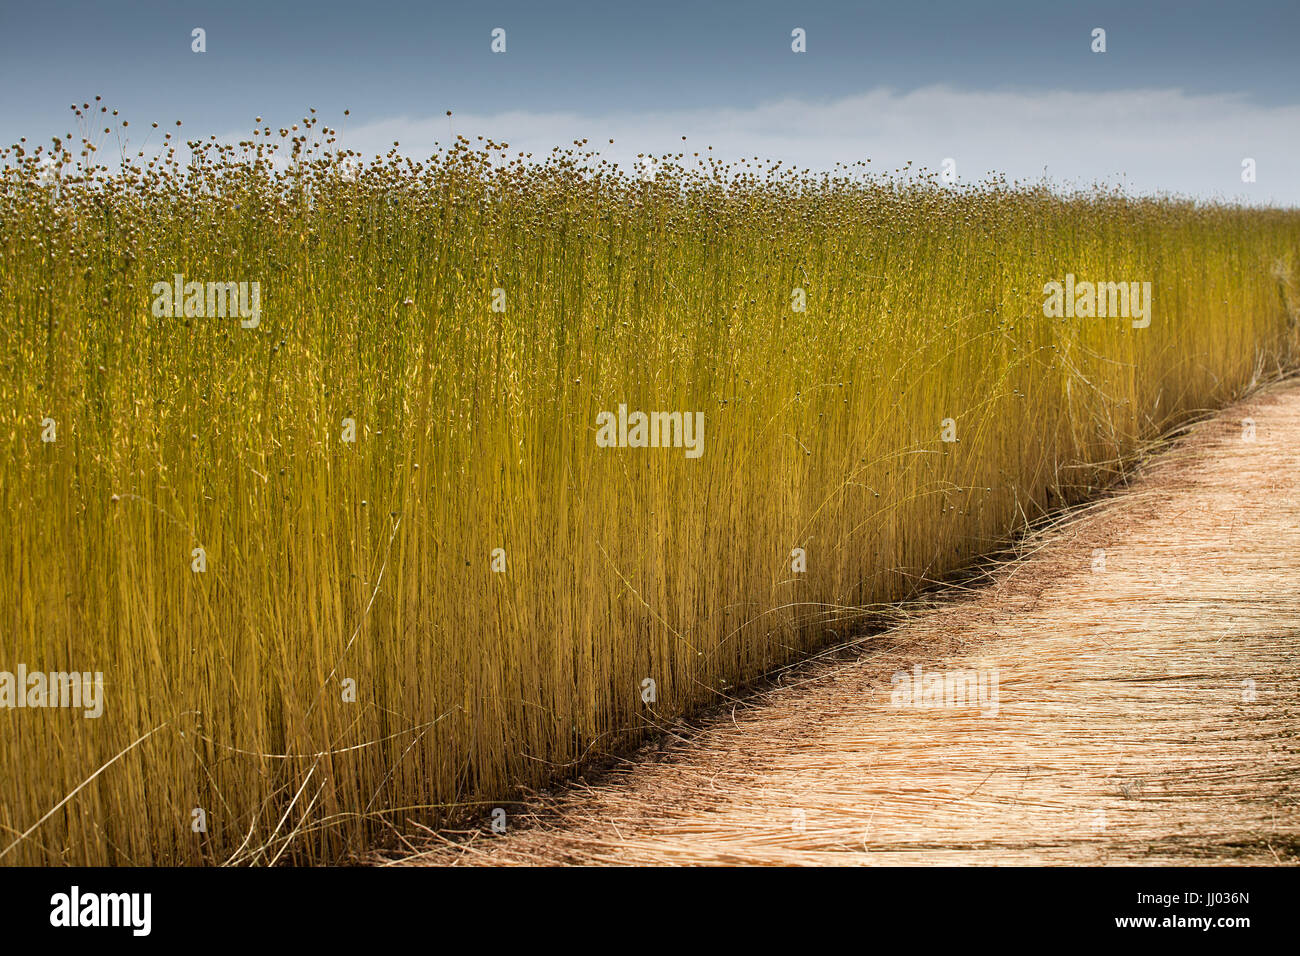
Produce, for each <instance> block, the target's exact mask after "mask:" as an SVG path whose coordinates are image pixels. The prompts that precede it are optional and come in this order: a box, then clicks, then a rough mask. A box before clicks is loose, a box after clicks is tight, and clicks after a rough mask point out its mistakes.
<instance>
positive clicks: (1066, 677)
mask: <svg viewBox="0 0 1300 956" xmlns="http://www.w3.org/2000/svg"><path fill="white" fill-rule="evenodd" d="M1248 417H1249V418H1251V419H1253V420H1254V422H1255V424H1256V440H1255V441H1254V442H1249V441H1245V440H1243V434H1244V430H1243V426H1242V424H1241V422H1242V419H1245V418H1248ZM1098 549H1100V550H1101V551H1104V567H1103V566H1101V565H1100V563H1099V562H1097V561H1096V560H1095V555H1096V552H1097V551H1098ZM1023 552H1024V553H1023V554H1022V555H1020V556H1019V557H1018V558H1017V559H1015V560H1012V561H1010V562H1008V563H1006V564H1005V565H1002V566H1000V567H998V568H996V570H994V572H993V574H992V577H991V580H989V581H988V582H987V583H985V584H984V586H982V587H978V588H976V589H974V590H971V591H968V592H965V593H962V592H960V591H953V592H950V593H949V594H947V595H946V596H944V597H941V598H940V599H939V600H938V601H937V602H936V605H935V606H934V607H933V608H931V609H929V610H925V611H922V612H919V613H917V614H916V615H915V616H914V618H913V619H912V620H910V621H908V622H907V623H905V624H903V625H902V626H900V627H898V628H896V629H893V630H890V631H888V632H887V633H885V634H882V635H879V636H876V637H873V638H869V639H865V640H861V641H856V642H853V643H851V644H848V645H846V646H844V647H841V648H839V649H838V650H837V651H836V653H835V654H834V659H827V660H823V661H822V662H820V663H816V664H813V665H811V666H809V667H806V668H803V669H799V670H793V671H790V672H789V674H788V679H787V680H783V681H782V682H781V685H780V686H778V687H776V688H774V689H772V690H770V691H768V692H766V693H764V694H762V695H760V696H759V697H757V698H754V699H751V700H747V701H744V702H742V703H738V704H737V705H736V706H735V708H734V710H733V711H732V712H730V713H726V714H723V715H720V716H718V717H716V718H714V719H713V720H711V721H710V722H708V723H707V724H706V725H705V726H703V727H702V728H699V729H697V730H695V731H693V732H691V733H690V734H689V736H688V737H682V738H681V739H679V740H678V741H676V742H666V743H664V745H663V746H664V749H663V751H662V752H660V753H657V754H642V755H641V757H640V759H637V760H633V761H628V762H626V763H625V764H623V765H622V766H621V767H619V768H618V769H616V770H614V771H612V772H611V773H610V774H609V775H608V776H607V777H605V778H603V779H602V780H601V781H600V782H598V783H594V784H588V785H582V786H575V787H572V788H569V789H565V790H562V791H559V792H558V793H553V794H547V795H540V796H536V797H534V798H533V799H532V800H530V801H529V802H528V803H527V804H525V805H524V806H523V807H521V808H520V811H521V812H518V813H515V812H514V808H513V807H512V816H511V817H510V823H509V827H508V829H507V835H505V836H503V837H499V836H493V835H491V834H490V833H488V832H486V831H484V832H480V833H471V834H469V835H467V836H466V837H465V838H463V839H457V840H454V841H451V842H448V839H447V838H448V836H449V835H443V836H442V837H441V838H438V839H430V840H425V841H422V843H423V845H424V849H423V850H422V852H420V853H417V854H415V855H408V856H403V857H401V858H399V859H398V862H407V863H452V864H476V863H493V864H503V863H533V864H535V863H542V864H547V863H619V864H634V863H642V864H646V863H648V864H700V863H714V864H727V863H768V864H825V863H834V864H990V863H995V864H996V863H1015V864H1026V863H1071V864H1081V863H1082V864H1098V863H1101V864H1106V863H1124V864H1182V865H1186V864H1193V863H1213V864H1224V863H1253V864H1277V863H1295V862H1297V861H1300V735H1298V731H1300V671H1298V670H1297V667H1296V660H1297V655H1298V654H1300V590H1297V588H1296V586H1295V582H1296V579H1297V575H1298V574H1300V386H1297V385H1294V384H1293V385H1291V386H1290V387H1288V388H1286V389H1285V390H1280V391H1271V392H1268V393H1265V394H1261V395H1259V396H1257V397H1256V398H1254V399H1252V400H1251V401H1249V402H1247V403H1245V404H1242V405H1238V406H1236V407H1235V408H1232V409H1230V410H1229V411H1228V412H1226V413H1224V414H1223V415H1221V416H1219V417H1218V418H1216V419H1214V420H1212V421H1210V422H1208V423H1206V424H1203V425H1200V426H1198V427H1197V428H1196V429H1195V430H1194V432H1193V434H1192V435H1191V437H1189V438H1187V439H1185V440H1183V441H1181V442H1179V443H1178V444H1177V445H1176V446H1175V447H1174V448H1173V449H1172V450H1171V451H1170V452H1169V453H1168V454H1166V455H1164V456H1163V457H1161V458H1160V459H1158V460H1157V461H1156V462H1155V463H1154V464H1153V465H1152V467H1150V468H1149V469H1147V470H1146V471H1145V472H1144V473H1143V474H1142V476H1141V477H1140V479H1138V480H1137V481H1136V482H1135V483H1134V484H1133V485H1132V486H1131V487H1130V488H1128V489H1127V490H1125V491H1124V492H1123V493H1122V494H1120V495H1118V496H1116V497H1113V498H1110V499H1108V500H1105V501H1102V502H1100V503H1099V504H1098V505H1096V506H1092V507H1088V508H1084V509H1082V510H1079V511H1076V512H1072V513H1071V514H1069V515H1067V516H1065V517H1064V518H1062V519H1061V520H1059V521H1057V522H1054V523H1052V524H1051V525H1050V526H1048V527H1045V528H1043V529H1041V530H1040V531H1039V532H1037V533H1036V534H1035V535H1033V536H1032V537H1030V538H1029V539H1027V540H1026V542H1025V544H1024V547H1023ZM917 662H924V666H925V668H926V669H937V670H941V671H943V670H952V669H966V668H973V667H988V666H997V667H998V668H999V673H1000V675H1001V692H1000V706H999V709H998V713H997V715H996V716H981V715H980V713H979V712H978V711H977V710H976V709H975V708H964V709H955V710H928V711H927V710H913V709H906V708H897V707H894V706H892V704H891V688H892V682H891V676H892V675H893V674H894V673H896V672H898V671H910V670H911V669H912V668H913V667H914V665H915V664H916V663H917Z"/></svg>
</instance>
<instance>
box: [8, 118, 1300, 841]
mask: <svg viewBox="0 0 1300 956" xmlns="http://www.w3.org/2000/svg"><path fill="white" fill-rule="evenodd" d="M91 109H93V108H91ZM168 142H169V144H170V142H171V141H168ZM271 143H274V144H275V145H270V144H271ZM281 144H283V145H281ZM191 145H192V146H193V147H194V153H193V159H192V161H187V162H186V164H185V166H184V168H182V166H181V161H180V160H179V158H178V156H179V155H180V153H179V152H177V151H175V150H170V149H169V150H168V151H166V152H164V153H162V154H161V156H159V157H158V158H155V159H152V160H147V159H141V158H138V157H137V158H136V159H134V160H132V159H130V158H126V157H124V158H123V159H122V161H121V162H120V163H119V162H113V163H112V165H111V168H110V166H109V165H106V164H99V163H98V161H97V159H98V153H97V152H95V151H94V150H92V149H91V148H90V147H89V145H88V144H87V143H83V144H82V146H81V147H80V155H73V150H74V149H76V148H77V147H73V146H71V145H70V144H67V143H58V144H56V145H55V148H54V149H53V150H51V149H49V148H48V147H47V148H45V149H44V150H32V149H30V148H29V147H25V146H19V147H15V148H13V149H10V150H6V151H5V152H4V153H3V162H4V166H5V168H4V171H3V193H2V195H0V233H2V237H3V238H2V239H0V346H2V348H0V362H3V373H2V378H0V502H2V503H3V509H4V520H5V523H4V530H3V533H2V534H0V582H3V584H2V585H0V670H9V671H13V670H14V669H15V668H16V667H17V665H18V664H20V663H22V664H25V665H26V667H27V668H28V670H29V671H35V670H46V671H55V670H57V671H63V670H79V671H102V672H103V674H104V676H105V684H106V687H105V698H106V702H105V712H104V715H103V717H101V718H99V719H87V718H85V717H83V716H82V715H81V713H80V712H79V711H78V712H73V711H70V710H55V709H47V710H38V709H24V710H0V863H7V864H14V863H27V864H57V863H79V864H102V863H108V864H176V863H182V864H189V863H221V862H238V863H270V862H274V861H289V860H292V861H297V862H310V861H325V860H336V859H339V858H340V857H341V855H342V854H345V853H346V852H348V851H350V850H355V849H359V848H361V847H364V846H366V845H367V844H368V843H370V842H371V841H374V840H376V839H382V838H385V836H386V835H387V834H388V833H389V832H390V830H392V829H396V830H399V831H400V830H403V829H404V828H406V827H407V826H408V823H409V822H410V821H418V822H421V823H425V824H435V823H438V822H441V821H447V820H451V819H455V818H456V817H457V815H469V816H471V817H478V818H484V817H486V816H487V814H488V812H489V811H490V810H491V808H492V807H494V806H496V805H497V804H498V803H499V802H500V801H502V800H503V799H506V798H508V797H509V796H510V795H511V794H512V793H513V792H514V790H513V788H514V787H516V786H518V785H521V784H525V785H535V784H538V783H539V782H541V781H544V780H547V779H551V778H554V777H555V776H556V775H562V774H564V773H566V772H568V771H569V770H570V769H571V768H573V767H574V766H575V765H577V764H578V763H579V762H580V761H582V760H583V759H584V758H589V757H592V756H594V755H597V754H600V753H603V752H607V751H609V750H610V749H612V748H615V747H618V746H621V745H625V744H627V743H628V742H630V741H631V740H633V739H635V738H636V737H637V736H638V735H640V734H643V733H644V732H645V731H646V730H647V729H648V728H652V727H654V726H661V725H663V723H664V722H665V721H667V720H669V719H671V718H672V717H674V716H675V715H678V714H681V713H683V712H686V711H688V710H690V709H692V708H697V707H699V706H701V705H707V704H710V703H714V702H718V701H720V700H723V699H725V698H726V695H728V694H729V693H730V692H731V691H732V690H733V689H734V688H735V687H736V686H737V685H738V684H739V683H741V682H744V681H746V680H749V679H752V678H754V677H755V676H756V675H759V674H761V673H763V672H765V671H767V670H770V669H771V668H773V667H775V666H777V665H779V664H781V663H783V662H786V661H789V660H791V659H792V658H794V657H796V656H798V655H800V654H801V653H804V652H806V651H807V650H809V649H810V648H813V647H814V646H816V645H817V644H818V643H819V642H823V641H825V640H827V639H828V638H829V637H830V636H831V635H833V634H838V635H841V636H843V635H844V634H845V633H846V631H847V630H849V629H851V628H853V627H854V626H856V625H859V624H860V623H861V622H862V620H863V619H864V617H865V616H866V615H867V613H868V611H869V610H870V609H871V608H872V607H873V606H878V605H880V604H881V603H883V602H889V601H894V600H897V599H900V598H904V597H906V596H908V595H910V594H913V593H915V591H916V590H917V589H918V588H921V587H923V586H925V585H926V584H927V583H929V582H931V581H933V580H935V579H937V578H939V577H941V576H943V575H945V574H948V573H950V572H953V571H954V570H956V569H958V568H960V567H961V566H963V565H964V564H967V563H968V562H969V561H970V560H971V558H972V557H973V556H974V555H977V554H979V553H981V552H985V551H987V550H989V549H990V548H992V547H994V546H996V545H998V544H999V543H1001V542H1004V541H1005V540H1007V537H1008V536H1009V535H1011V534H1013V533H1015V531H1016V530H1017V529H1018V528H1020V527H1022V526H1023V525H1024V523H1025V522H1026V520H1030V519H1033V518H1035V517H1036V516H1039V515H1041V514H1042V513H1043V512H1044V511H1045V510H1048V509H1051V508H1054V507H1057V506H1059V505H1060V504H1062V503H1064V502H1069V501H1072V500H1076V499H1078V498H1080V497H1081V496H1083V495H1086V494H1087V493H1088V492H1090V491H1092V490H1094V489H1096V488H1098V487H1099V486H1100V485H1102V484H1104V483H1106V482H1108V481H1109V480H1111V479H1112V478H1113V477H1114V476H1115V475H1116V474H1117V473H1118V471H1119V469H1121V468H1122V467H1123V465H1124V462H1125V461H1126V460H1128V459H1129V458H1130V457H1131V456H1132V455H1133V453H1134V452H1135V451H1136V450H1137V449H1138V448H1139V447H1140V446H1141V445H1142V443H1143V442H1144V441H1146V440H1149V439H1151V438H1153V437H1154V436H1156V435H1158V434H1159V433H1161V432H1162V431H1163V430H1165V429H1167V428H1169V427H1170V426H1172V425H1175V424H1177V423H1179V422H1180V421H1183V420H1185V419H1187V418H1188V417H1189V416H1191V415H1193V414H1194V413H1196V412H1197V411H1198V410H1201V409H1204V408H1206V407H1209V406H1213V405H1216V404H1218V403H1221V402H1223V401H1225V400H1227V399H1228V398H1230V397H1232V396H1234V395H1236V394H1238V393H1239V392H1241V391H1242V390H1243V389H1244V388H1245V387H1247V386H1248V385H1249V384H1250V383H1251V382H1252V381H1254V380H1256V379H1257V378H1258V377H1260V376H1261V375H1265V374H1268V373H1270V372H1273V371H1276V370H1278V369H1281V368H1286V367H1289V366H1290V365H1291V364H1292V363H1293V361H1294V359H1295V357H1296V354H1295V353H1296V336H1295V329H1294V314H1293V313H1291V312H1289V311H1288V308H1289V307H1288V299H1287V296H1288V295H1291V294H1292V293H1291V291H1290V285H1289V283H1290V279H1289V275H1290V272H1289V270H1290V269H1291V268H1292V265H1293V263H1294V262H1295V259H1296V255H1297V252H1300V214H1297V213H1296V212H1295V211H1279V210H1263V209H1257V210H1248V209H1242V208H1234V207H1228V206H1220V205H1195V204H1192V203H1188V202H1180V201H1173V200H1161V201H1156V200H1140V199H1130V198H1124V197H1121V196H1118V195H1114V194H1108V193H1105V192H1097V193H1091V194H1087V195H1075V196H1069V197H1063V196H1060V195H1056V194H1053V193H1050V192H1047V191H1045V190H1040V189H1026V188H1014V187H1011V186H1008V185H1006V184H1003V183H998V182H991V183H986V184H983V185H981V186H978V187H973V188H966V189H953V188H946V187H944V186H943V185H941V184H939V183H937V182H936V181H934V180H932V179H927V178H925V177H911V178H909V179H905V180H897V179H895V180H892V181H891V180H886V179H877V178H871V177H868V176H866V175H865V174H864V173H863V169H862V168H854V169H843V170H841V171H840V172H838V173H836V174H833V175H812V174H807V173H798V172H792V171H788V170H785V169H784V168H783V167H781V166H779V165H775V166H770V165H759V164H757V163H755V162H754V161H750V162H748V163H743V162H742V163H733V164H730V165H723V164H720V163H718V162H715V161H712V160H710V159H708V158H707V155H706V157H705V158H703V159H701V158H698V157H696V156H695V155H679V156H676V157H667V158H665V159H664V161H663V162H662V163H661V165H660V167H659V173H658V175H657V176H656V178H655V179H654V180H653V181H645V180H641V179H638V178H637V177H635V176H627V175H624V174H623V173H621V172H620V171H619V170H617V169H616V168H614V167H612V166H611V165H610V164H609V163H606V162H604V161H602V160H600V159H599V157H598V156H595V155H593V154H591V153H590V152H589V151H587V150H586V147H585V146H584V145H582V144H577V145H575V147H574V148H572V149H571V150H569V151H567V152H564V151H557V152H555V153H553V154H551V155H550V156H549V157H545V158H534V157H523V156H520V155H518V154H517V153H511V152H510V151H509V150H508V149H507V148H506V147H504V146H501V145H497V144H491V143H489V144H487V145H486V146H482V147H478V146H472V145H471V144H470V143H468V142H467V141H458V142H457V143H456V144H455V145H454V146H453V147H452V148H449V149H443V150H442V151H440V152H439V153H437V154H436V155H435V156H434V157H433V158H432V159H430V160H428V161H426V162H422V163H412V162H409V161H407V160H405V159H403V158H401V157H400V156H398V155H397V154H396V152H394V153H392V154H390V155H389V156H388V157H386V158H384V159H382V160H379V161H375V162H373V163H370V164H368V165H364V166H361V165H358V164H357V163H356V157H355V156H350V155H348V154H347V153H346V152H345V151H340V150H338V149H337V148H333V147H334V141H333V136H332V132H331V131H330V130H328V129H323V128H321V127H320V126H319V125H318V124H317V123H316V121H315V119H314V118H313V117H308V118H306V119H305V120H304V122H303V124H302V128H301V130H296V131H275V130H270V129H262V130H259V131H258V133H257V134H256V135H255V136H254V137H253V138H251V139H250V140H248V141H247V142H246V143H244V144H240V145H239V146H238V147H231V146H220V145H217V144H215V143H212V142H209V143H207V144H202V143H198V142H195V143H193V144H191ZM51 154H53V162H50V161H49V160H50V158H51ZM274 157H283V158H284V159H285V160H286V162H282V163H279V162H278V163H274V164H273V162H272V159H273V158H274ZM175 273H182V274H184V276H185V278H186V281H190V280H194V281H204V282H206V281H258V282H260V283H261V289H262V316H261V323H260V325H259V326H257V327H256V328H243V327H241V325H240V322H239V320H238V319H237V318H198V317H193V318H188V319H186V318H156V317H154V315H153V314H152V313H151V308H150V307H151V302H152V300H153V294H152V292H151V287H152V286H153V284H154V283H156V282H160V281H161V282H170V281H171V280H172V276H173V275H174V274H175ZM1066 273H1073V274H1074V275H1076V276H1077V277H1079V279H1081V280H1082V279H1089V280H1098V279H1100V280H1106V281H1117V282H1118V281H1125V282H1128V281H1149V282H1151V283H1152V287H1153V311H1152V319H1151V323H1150V326H1149V327H1148V328H1142V329H1135V328H1133V327H1132V325H1131V323H1130V322H1129V321H1128V320H1126V319H1118V318H1086V319H1049V318H1045V317H1044V315H1043V308H1042V307H1043V299H1044V295H1043V285H1044V283H1045V282H1047V281H1050V280H1058V281H1059V280H1062V279H1063V278H1064V276H1065V274H1066ZM796 288H799V289H803V290H804V291H805V293H806V297H807V309H806V311H803V312H798V311H795V310H794V309H793V308H792V295H793V294H794V293H793V290H794V289H796ZM494 289H501V290H504V296H505V311H504V312H494V311H493V310H492V303H493V301H494V292H493V290H494ZM498 301H499V300H498ZM620 404H625V405H627V406H628V408H629V409H630V410H643V411H651V410H678V411H702V412H703V413H704V417H705V432H704V453H703V455H702V456H701V457H699V458H697V459H691V458H688V457H687V456H686V455H685V454H684V453H683V451H682V450H681V449H649V448H598V447H597V446H596V442H595V435H596V417H597V415H598V413H599V412H601V411H614V410H617V408H618V406H619V405H620ZM47 418H50V419H54V420H55V422H56V430H57V437H56V440H54V441H53V442H46V441H42V433H43V426H42V422H43V421H44V420H45V419H47ZM345 418H351V419H353V420H355V422H356V426H357V434H356V441H355V443H347V442H344V441H343V440H342V427H343V425H342V423H343V420H344V419H345ZM945 419H952V420H953V422H954V426H955V430H956V432H955V434H956V438H957V441H955V442H945V441H942V440H941V433H942V429H943V425H942V423H943V421H944V420H945ZM198 547H202V548H203V549H204V550H205V552H206V555H207V570H206V571H205V572H202V573H198V572H195V571H194V570H192V561H193V557H192V554H193V551H194V549H195V548H198ZM495 548H501V549H503V550H504V556H505V562H506V570H505V571H504V572H503V573H501V572H495V571H493V569H492V558H491V555H492V551H493V549H495ZM796 548H800V549H803V551H804V552H805V554H806V571H804V572H802V573H796V572H795V571H792V551H793V549H796ZM647 678H648V679H650V680H653V681H654V692H655V699H654V700H653V701H651V702H647V701H646V700H644V699H643V696H645V695H646V691H645V690H644V688H645V687H647V686H648V685H646V684H644V682H645V681H646V679H647ZM353 682H354V684H353ZM352 686H355V700H354V701H351V700H346V699H345V697H346V696H347V695H348V692H349V689H350V688H351V687H352ZM70 794H71V795H72V796H71V797H70V798H69V799H66V802H61V801H65V798H68V797H69V795H70ZM196 808H202V809H203V810H204V812H205V814H206V824H207V826H206V832H195V831H194V829H193V826H192V823H193V820H194V819H195V817H194V811H195V809H196ZM52 810H53V812H51V811H52Z"/></svg>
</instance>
